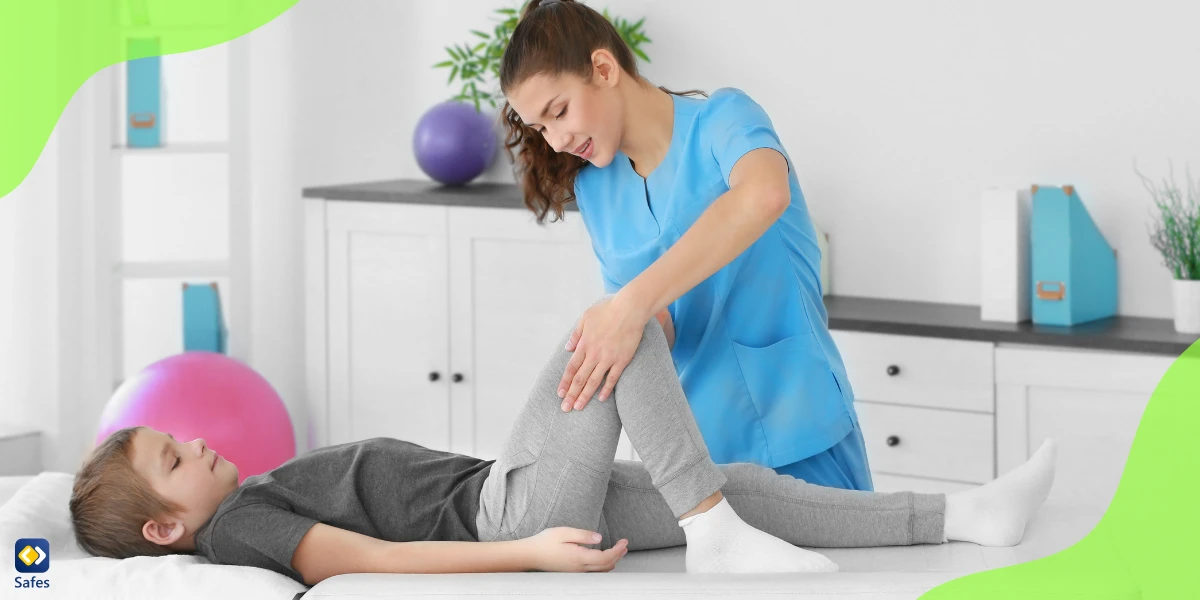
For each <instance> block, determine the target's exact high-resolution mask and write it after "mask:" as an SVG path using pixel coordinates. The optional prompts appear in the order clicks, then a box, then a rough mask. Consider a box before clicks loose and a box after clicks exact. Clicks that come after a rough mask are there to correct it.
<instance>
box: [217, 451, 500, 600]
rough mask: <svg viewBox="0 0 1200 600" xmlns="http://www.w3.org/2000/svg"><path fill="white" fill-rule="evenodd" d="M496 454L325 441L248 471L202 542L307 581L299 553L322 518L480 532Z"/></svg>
mask: <svg viewBox="0 0 1200 600" xmlns="http://www.w3.org/2000/svg"><path fill="white" fill-rule="evenodd" d="M494 462H495V461H492V460H482V459H479V458H475V457H471V456H463V455H461V454H452V453H449V452H442V451H439V450H432V449H429V448H425V447H423V446H419V445H417V444H413V443H411V442H405V441H401V440H396V439H391V438H373V439H369V440H363V441H361V442H351V443H347V444H338V445H335V446H326V447H324V448H318V449H316V450H313V451H311V452H308V453H306V454H304V455H302V456H297V457H296V458H293V459H291V460H289V461H288V462H286V463H284V464H283V465H282V466H280V467H279V468H277V469H274V470H272V471H269V472H267V473H263V474H262V475H255V476H253V477H247V478H246V480H245V481H244V482H242V485H241V486H240V487H238V489H237V490H235V491H234V492H233V493H231V494H229V496H227V497H226V498H225V499H224V500H223V501H221V505H220V506H219V507H217V512H216V513H214V514H213V516H212V518H210V519H209V520H208V521H206V522H205V523H204V524H203V525H201V526H200V529H198V530H196V550H197V553H198V554H201V555H203V556H204V557H206V558H208V559H209V560H211V561H213V562H214V563H220V564H228V565H247V566H252V567H262V568H265V569H271V570H272V571H275V572H277V573H282V574H284V575H287V576H289V577H291V578H293V579H295V580H296V581H299V582H300V583H304V579H303V577H301V576H300V574H299V573H297V572H296V571H295V570H294V569H292V554H293V553H294V552H295V551H296V546H297V545H299V544H300V539H301V538H303V537H304V534H306V533H308V530H309V529H310V528H311V527H312V526H313V525H315V524H316V523H325V524H327V525H332V526H334V527H340V528H342V529H348V530H350V531H354V532H357V533H361V534H363V535H369V536H371V537H374V538H379V539H382V540H388V541H393V542H411V541H470V542H473V541H478V539H477V537H476V536H477V535H478V533H477V532H476V530H475V516H476V513H477V512H478V510H479V492H480V490H481V489H482V488H483V482H484V480H485V479H487V476H488V472H490V471H491V466H492V463H494Z"/></svg>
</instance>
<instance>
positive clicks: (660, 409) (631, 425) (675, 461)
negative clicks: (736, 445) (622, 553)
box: [476, 319, 725, 546]
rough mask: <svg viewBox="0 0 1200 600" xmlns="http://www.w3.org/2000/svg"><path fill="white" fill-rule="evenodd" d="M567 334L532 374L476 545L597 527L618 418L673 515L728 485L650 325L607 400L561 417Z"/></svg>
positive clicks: (482, 506) (484, 499) (490, 483)
mask: <svg viewBox="0 0 1200 600" xmlns="http://www.w3.org/2000/svg"><path fill="white" fill-rule="evenodd" d="M569 337H570V332H568V333H567V335H564V336H563V338H562V340H561V341H560V342H559V345H558V346H557V347H556V350H555V351H554V354H553V355H552V356H551V357H550V360H549V361H547V363H546V366H545V367H544V368H543V369H542V371H541V373H540V374H539V375H538V378H537V381H536V382H535V384H534V387H533V390H532V391H531V392H530V395H529V399H528V401H527V402H526V405H525V408H524V409H522V411H521V414H520V415H519V417H518V418H517V422H516V423H515V424H514V426H513V431H512V433H511V434H510V436H509V439H508V441H507V442H506V443H505V447H504V450H503V451H502V453H501V458H500V459H499V460H497V461H496V463H495V464H494V465H492V470H491V473H490V474H489V476H488V479H487V481H485V482H484V486H483V491H482V492H481V494H480V502H479V514H478V517H477V519H476V526H477V529H478V534H479V539H480V540H482V541H489V540H502V539H520V538H524V537H528V536H531V535H534V534H536V533H537V532H539V531H541V530H543V529H547V528H550V527H558V526H569V527H578V528H583V529H592V530H598V529H599V526H600V511H601V507H602V506H603V504H604V499H605V494H606V492H607V489H608V485H609V480H610V473H611V470H612V465H613V457H614V455H615V454H616V447H617V441H618V439H619V437H620V431H621V425H622V421H624V424H625V430H626V432H627V433H628V434H629V437H630V439H631V441H632V442H633V444H634V446H635V447H636V448H638V453H639V454H640V455H641V456H642V458H643V459H644V461H645V463H644V464H645V468H646V469H647V475H648V476H649V477H650V482H651V485H653V486H655V489H656V493H659V494H661V498H663V499H664V500H663V501H664V502H666V504H667V506H669V510H671V511H672V513H674V515H676V516H678V515H682V514H683V513H685V512H687V511H689V510H691V509H692V508H695V506H696V505H697V504H699V503H700V501H701V500H703V499H705V498H707V497H708V496H711V495H712V494H713V493H714V492H715V491H717V490H718V489H719V488H720V486H721V485H722V484H724V483H725V477H724V475H723V474H722V473H721V470H720V469H718V468H717V466H716V465H715V464H713V462H712V460H711V458H710V457H709V454H708V448H707V447H706V446H705V445H704V441H703V438H702V437H701V435H700V431H699V429H698V428H697V426H696V423H695V420H694V419H693V418H692V416H691V412H690V410H691V409H690V407H689V406H688V404H687V400H686V399H685V398H684V396H683V390H682V388H681V387H680V384H679V378H678V376H677V375H676V373H675V366H674V363H673V362H672V360H671V355H670V350H669V349H668V347H667V342H666V337H665V335H664V334H663V331H662V327H661V325H659V323H658V321H657V320H653V319H652V320H651V321H650V323H648V324H647V325H646V328H645V329H644V331H643V335H642V340H641V343H640V344H639V346H638V349H637V352H636V353H635V354H634V357H633V360H632V361H631V362H630V364H629V366H627V367H626V368H625V370H624V372H623V373H622V375H621V379H620V381H618V382H617V385H616V387H615V388H614V389H613V393H612V397H611V398H609V399H607V400H606V401H604V402H600V401H599V400H598V399H596V397H593V398H592V399H591V400H590V401H589V402H588V404H587V406H586V407H584V409H583V410H580V411H572V412H569V413H567V412H563V411H562V410H561V409H560V405H561V402H562V400H561V399H560V398H559V397H558V383H559V381H560V380H561V378H562V374H563V372H564V371H565V370H566V365H567V361H568V360H570V358H571V353H570V352H567V351H566V350H563V347H564V346H565V345H566V342H567V339H568V338H569ZM611 541H615V540H611ZM611 541H610V540H603V542H602V543H605V544H606V545H609V546H610V545H611Z"/></svg>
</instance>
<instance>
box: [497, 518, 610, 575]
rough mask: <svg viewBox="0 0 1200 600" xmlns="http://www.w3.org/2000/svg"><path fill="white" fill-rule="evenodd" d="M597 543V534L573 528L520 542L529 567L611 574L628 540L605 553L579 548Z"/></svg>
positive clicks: (557, 529)
mask: <svg viewBox="0 0 1200 600" xmlns="http://www.w3.org/2000/svg"><path fill="white" fill-rule="evenodd" d="M599 541H600V536H599V534H597V533H596V532H594V531H587V530H585V529H575V528H573V527H551V528H550V529H544V530H542V531H541V533H538V534H537V535H534V536H532V537H527V538H525V539H522V540H519V542H521V543H522V544H523V545H524V547H525V551H526V553H527V555H528V556H529V557H530V562H531V567H532V568H534V569H537V570H539V571H564V572H573V573H577V572H586V571H611V570H612V569H613V567H615V566H616V565H617V561H619V560H621V557H623V556H625V553H626V552H627V551H628V548H629V540H621V541H619V542H617V543H616V545H614V546H613V547H612V548H609V549H608V550H595V549H592V548H585V547H584V546H583V545H582V544H596V543H599Z"/></svg>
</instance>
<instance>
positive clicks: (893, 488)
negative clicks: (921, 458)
mask: <svg viewBox="0 0 1200 600" xmlns="http://www.w3.org/2000/svg"><path fill="white" fill-rule="evenodd" d="M871 481H872V482H873V483H874V484H875V491H876V492H882V493H888V492H917V493H919V494H949V493H952V492H961V491H963V490H969V489H971V488H973V487H976V485H975V484H973V483H962V482H959V481H943V480H941V479H925V478H923V477H905V476H903V475H888V474H887V473H871Z"/></svg>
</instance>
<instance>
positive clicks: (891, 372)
mask: <svg viewBox="0 0 1200 600" xmlns="http://www.w3.org/2000/svg"><path fill="white" fill-rule="evenodd" d="M887 374H888V377H895V376H897V375H899V374H900V367H899V366H897V365H888V368H887Z"/></svg>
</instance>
